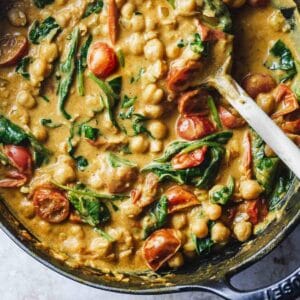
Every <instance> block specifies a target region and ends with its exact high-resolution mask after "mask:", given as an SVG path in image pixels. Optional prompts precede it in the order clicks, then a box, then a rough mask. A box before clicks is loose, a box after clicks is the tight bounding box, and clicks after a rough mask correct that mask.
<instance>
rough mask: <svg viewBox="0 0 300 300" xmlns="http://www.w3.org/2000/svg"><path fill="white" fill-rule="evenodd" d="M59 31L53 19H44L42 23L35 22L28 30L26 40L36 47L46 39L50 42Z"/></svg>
mask: <svg viewBox="0 0 300 300" xmlns="http://www.w3.org/2000/svg"><path fill="white" fill-rule="evenodd" d="M60 29H61V28H60V26H59V25H58V24H57V23H56V21H55V19H54V18H53V17H48V18H46V19H45V20H44V21H43V22H42V23H40V22H39V21H37V20H36V21H34V22H33V23H32V25H31V27H30V29H29V34H28V38H29V40H30V41H31V42H32V43H33V44H36V45H38V44H39V43H40V42H41V41H42V40H43V39H45V38H46V37H48V38H49V41H51V40H52V39H53V38H54V37H55V35H56V34H57V33H58V32H59V31H60Z"/></svg>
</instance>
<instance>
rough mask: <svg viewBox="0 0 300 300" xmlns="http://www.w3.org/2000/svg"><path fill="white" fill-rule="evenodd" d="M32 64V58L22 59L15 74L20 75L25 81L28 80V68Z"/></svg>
mask: <svg viewBox="0 0 300 300" xmlns="http://www.w3.org/2000/svg"><path fill="white" fill-rule="evenodd" d="M31 62H32V58H31V57H30V56H25V57H23V58H22V59H21V60H20V62H19V63H18V65H17V67H16V72H17V73H18V74H20V75H22V76H23V77H24V78H25V79H27V80H29V79H30V74H29V72H28V67H29V65H30V64H31Z"/></svg>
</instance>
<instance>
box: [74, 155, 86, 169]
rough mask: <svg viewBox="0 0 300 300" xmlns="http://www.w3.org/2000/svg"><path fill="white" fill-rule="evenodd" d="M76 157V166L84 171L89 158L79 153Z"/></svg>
mask: <svg viewBox="0 0 300 300" xmlns="http://www.w3.org/2000/svg"><path fill="white" fill-rule="evenodd" d="M74 159H75V162H76V167H77V169H78V170H80V171H84V170H85V168H86V167H87V166H88V165H89V162H88V160H87V159H86V158H85V157H84V156H82V155H79V156H77V157H75V158H74Z"/></svg>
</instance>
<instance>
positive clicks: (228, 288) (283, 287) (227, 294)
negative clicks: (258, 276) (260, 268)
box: [208, 267, 300, 300]
mask: <svg viewBox="0 0 300 300" xmlns="http://www.w3.org/2000/svg"><path fill="white" fill-rule="evenodd" d="M229 279H230V278H227V279H226V280H224V281H220V282H217V283H211V285H209V286H208V290H209V291H210V292H212V293H215V294H217V295H219V296H221V297H223V298H225V299H230V300H290V299H296V298H297V297H299V296H300V267H299V268H298V269H297V270H295V271H294V272H293V273H291V274H289V275H288V276H286V277H285V278H284V279H282V280H279V281H278V282H276V283H274V284H272V285H270V286H267V287H264V288H261V289H258V290H254V291H241V290H238V289H236V288H235V287H233V286H232V285H231V284H230V282H229ZM249 280H251V278H249Z"/></svg>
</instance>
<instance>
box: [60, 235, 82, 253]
mask: <svg viewBox="0 0 300 300" xmlns="http://www.w3.org/2000/svg"><path fill="white" fill-rule="evenodd" d="M62 250H63V251H65V252H67V253H76V254H77V253H80V252H81V251H82V250H83V244H82V242H81V241H80V240H79V239H78V238H76V237H69V238H67V239H65V240H64V241H63V243H62Z"/></svg>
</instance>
